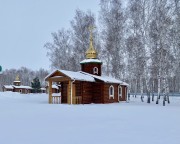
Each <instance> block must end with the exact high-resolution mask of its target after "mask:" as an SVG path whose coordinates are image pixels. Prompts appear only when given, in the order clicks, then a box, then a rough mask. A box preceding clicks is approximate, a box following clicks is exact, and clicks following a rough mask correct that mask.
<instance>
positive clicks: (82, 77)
mask: <svg viewBox="0 0 180 144" xmlns="http://www.w3.org/2000/svg"><path fill="white" fill-rule="evenodd" d="M56 72H59V73H62V74H64V75H65V76H67V77H69V78H70V79H72V80H80V81H89V82H95V80H94V78H93V77H91V76H88V75H85V74H82V73H80V72H73V71H67V70H55V71H54V72H52V73H51V74H49V75H48V76H47V77H46V78H45V80H47V79H48V78H50V77H51V76H53V74H54V73H56ZM55 77H57V76H55ZM52 78H53V77H52Z"/></svg>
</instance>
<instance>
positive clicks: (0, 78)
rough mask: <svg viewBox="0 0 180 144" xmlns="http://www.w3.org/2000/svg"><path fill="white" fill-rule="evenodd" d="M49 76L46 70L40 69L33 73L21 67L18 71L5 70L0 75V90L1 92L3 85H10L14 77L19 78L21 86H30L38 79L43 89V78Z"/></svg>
mask: <svg viewBox="0 0 180 144" xmlns="http://www.w3.org/2000/svg"><path fill="white" fill-rule="evenodd" d="M48 74H49V72H48V71H47V70H44V69H43V68H40V69H39V70H37V71H33V70H31V69H28V68H26V67H21V68H19V69H9V70H8V69H7V70H5V71H3V73H2V74H0V90H2V86H3V85H12V84H13V81H15V78H16V76H19V79H20V81H21V84H22V85H26V86H32V83H33V80H36V78H38V79H39V82H40V84H41V87H45V86H46V84H45V81H44V78H45V77H46V76H47V75H48Z"/></svg>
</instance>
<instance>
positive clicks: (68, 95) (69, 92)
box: [67, 81, 71, 104]
mask: <svg viewBox="0 0 180 144" xmlns="http://www.w3.org/2000/svg"><path fill="white" fill-rule="evenodd" d="M67 103H68V104H71V81H69V83H68V88H67Z"/></svg>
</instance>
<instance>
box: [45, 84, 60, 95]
mask: <svg viewBox="0 0 180 144" xmlns="http://www.w3.org/2000/svg"><path fill="white" fill-rule="evenodd" d="M59 92H60V85H56V84H53V85H52V93H59ZM46 93H49V86H46Z"/></svg>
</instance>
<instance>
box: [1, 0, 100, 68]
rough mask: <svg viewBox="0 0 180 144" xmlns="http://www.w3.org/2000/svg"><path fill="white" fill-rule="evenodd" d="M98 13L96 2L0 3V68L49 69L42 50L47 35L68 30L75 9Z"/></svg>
mask: <svg viewBox="0 0 180 144" xmlns="http://www.w3.org/2000/svg"><path fill="white" fill-rule="evenodd" d="M77 8H79V9H81V10H84V11H86V10H92V12H94V13H95V14H96V17H97V13H98V11H99V0H0V65H1V66H2V67H3V69H4V70H5V69H10V68H16V69H17V68H20V67H22V66H24V67H27V68H30V69H32V70H38V69H39V68H44V69H47V70H49V69H50V62H49V59H48V57H46V52H47V51H46V49H45V48H44V47H43V46H44V44H45V43H46V42H50V41H51V40H52V39H51V33H52V32H56V31H57V30H58V29H61V28H63V27H64V28H69V27H70V21H71V20H72V19H73V17H74V15H75V10H76V9H77Z"/></svg>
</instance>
